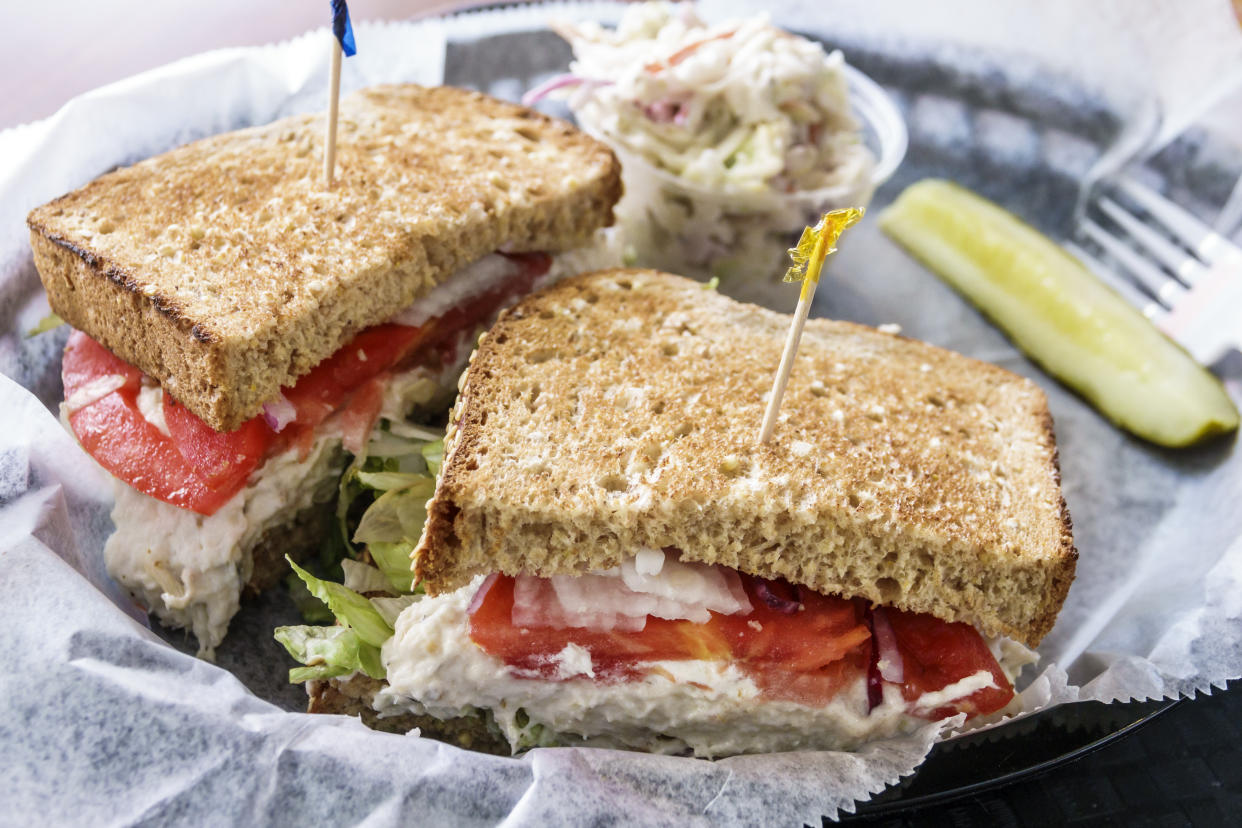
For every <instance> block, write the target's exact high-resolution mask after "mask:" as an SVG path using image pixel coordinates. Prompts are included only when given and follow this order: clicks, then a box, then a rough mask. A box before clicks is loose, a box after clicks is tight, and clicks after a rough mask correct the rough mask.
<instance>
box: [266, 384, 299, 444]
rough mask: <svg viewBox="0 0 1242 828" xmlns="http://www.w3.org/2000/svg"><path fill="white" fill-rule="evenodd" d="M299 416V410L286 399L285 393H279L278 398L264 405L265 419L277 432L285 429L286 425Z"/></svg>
mask: <svg viewBox="0 0 1242 828" xmlns="http://www.w3.org/2000/svg"><path fill="white" fill-rule="evenodd" d="M297 416H298V410H297V409H296V408H294V407H293V403H291V402H289V401H288V400H287V399H285V395H284V394H277V395H276V399H274V400H272V401H271V402H268V403H265V404H264V406H263V419H264V421H265V422H266V423H267V424H268V425H269V426H270V427H271V429H272V431H274V432H276V433H277V434H279V433H280V432H282V431H284V430H285V426H287V425H289V423H291V422H293V421H294V420H296V419H297Z"/></svg>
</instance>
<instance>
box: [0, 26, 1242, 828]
mask: <svg viewBox="0 0 1242 828" xmlns="http://www.w3.org/2000/svg"><path fill="white" fill-rule="evenodd" d="M575 13H578V14H583V13H590V12H589V11H587V12H584V11H582V10H581V9H577V10H575ZM536 14H538V18H537V19H536V17H535V15H536ZM545 17H546V14H545V13H544V12H542V11H537V10H530V9H526V10H522V11H519V12H510V13H498V14H486V15H474V16H471V18H470V19H468V20H464V21H453V20H449V21H445V22H443V23H440V22H435V21H432V22H426V23H419V24H401V25H389V26H359V27H358V29H357V31H358V41H359V45H360V49H361V50H360V52H359V55H358V57H357V58H353V59H350V60H348V61H346V62H345V67H344V76H343V86H344V88H345V90H346V91H347V90H348V89H350V88H355V87H358V86H361V85H365V84H368V83H374V82H380V81H400V80H408V81H418V82H422V83H437V82H439V81H440V80H441V76H442V71H443V66H444V60H445V54H446V51H445V38H446V37H448V38H450V39H451V38H452V37H454V36H466V35H468V36H472V37H473V36H478V35H480V34H485V33H486V32H487V31H489V30H495V31H500V30H503V29H504V27H513V28H523V27H526V28H532V27H533V26H534V25H538V23H541V22H542V21H543V19H544V18H545ZM515 20H516V21H517V22H516V23H515V22H514V21H515ZM526 24H530V25H526ZM489 27H490V29H489ZM804 28H805V27H804ZM463 33H464V34H463ZM326 36H327V35H326V33H324V32H320V33H317V34H315V35H313V36H308V37H305V38H301V39H298V40H295V41H292V42H289V43H285V44H281V45H279V46H275V47H268V48H263V49H246V50H233V51H228V52H217V53H212V54H208V55H203V56H200V57H196V58H192V59H189V60H186V61H182V62H179V63H177V64H174V65H173V66H170V67H167V68H165V69H162V70H158V71H155V72H151V73H148V74H146V75H143V76H139V77H137V78H134V79H131V80H128V81H125V82H122V83H119V84H115V85H113V86H110V87H107V88H105V89H101V90H99V91H97V92H94V93H91V94H89V95H86V96H83V97H82V98H80V99H77V100H75V101H74V102H72V103H70V104H69V105H68V106H66V107H65V108H64V109H63V110H62V111H61V112H60V113H58V114H57V115H56V116H55V117H53V118H51V119H49V120H47V121H44V122H41V123H39V124H35V125H31V126H27V127H23V128H20V129H18V130H12V131H9V132H7V133H4V134H0V158H3V159H5V165H6V166H5V169H4V170H2V171H0V331H2V332H3V333H2V334H0V370H2V371H3V373H4V374H6V375H8V376H3V377H0V622H2V625H3V630H4V642H5V643H4V646H3V652H4V653H5V654H6V656H7V659H6V668H7V669H6V670H5V671H4V672H3V673H2V674H0V749H2V750H3V752H4V755H5V758H6V760H7V762H6V765H7V768H6V772H5V774H3V776H2V777H0V801H3V802H4V803H5V806H6V807H5V808H4V809H3V812H2V813H0V823H3V822H5V821H7V820H9V819H14V818H18V817H19V816H20V815H23V814H39V815H40V819H42V820H44V821H47V822H49V823H68V822H73V823H98V822H118V823H131V822H148V821H149V822H166V821H174V820H175V821H178V822H191V823H213V824H215V823H222V822H231V823H260V822H263V823H266V822H273V823H287V824H294V823H301V824H307V823H308V822H309V823H311V824H321V823H329V822H338V821H340V822H350V823H353V822H360V821H363V820H367V821H368V822H370V823H372V824H396V823H399V822H407V821H410V820H411V819H419V820H421V821H426V822H429V823H434V824H439V823H441V822H463V823H465V822H488V823H492V822H498V821H502V820H503V821H506V822H508V823H512V824H539V825H545V824H558V823H573V824H581V823H585V822H595V821H603V820H606V819H614V818H617V817H618V816H623V818H624V819H625V820H626V821H627V822H633V823H667V822H673V821H676V822H678V823H693V822H704V823H706V822H722V821H750V822H753V821H762V822H765V823H773V824H800V823H803V822H810V823H816V822H818V820H819V818H820V816H821V815H829V816H833V815H835V814H836V813H837V812H838V809H844V810H847V811H848V810H852V809H853V803H854V801H855V800H856V799H863V798H866V797H867V796H868V795H870V794H873V793H875V792H878V791H879V790H881V789H882V788H883V787H885V786H886V785H889V784H892V783H894V782H895V781H896V780H897V779H898V778H899V777H900V776H902V775H905V774H907V773H909V772H910V771H911V770H912V769H913V768H914V767H916V766H917V764H918V763H919V761H921V759H922V758H923V757H924V756H925V755H926V753H927V751H928V750H929V748H930V746H931V744H932V743H933V741H934V740H935V739H936V738H937V737H938V736H939V735H940V732H941V730H942V728H943V727H944V726H945V725H946V724H953V722H949V723H942V724H928V725H927V726H926V727H924V728H923V729H922V730H921V731H920V732H919V733H916V734H914V735H912V736H910V737H907V738H902V739H892V740H887V741H883V742H879V743H876V744H873V745H870V746H868V747H866V748H865V749H863V750H861V751H859V752H857V753H833V752H821V753H792V754H783V755H769V756H748V757H735V758H730V759H724V760H720V761H716V762H707V761H701V760H694V759H686V758H670V757H654V756H645V755H641V754H635V753H628V752H620V751H606V750H594V749H571V748H559V749H539V750H535V751H531V752H530V753H528V754H526V755H525V756H523V757H521V758H517V759H511V758H499V757H493V756H485V755H481V754H475V753H470V752H466V751H462V750H459V749H457V748H454V747H450V746H447V745H444V744H441V743H438V742H435V741H431V740H425V739H421V738H418V737H417V736H415V735H411V736H395V735H391V734H385V733H378V732H373V731H370V730H368V729H366V728H365V727H363V726H362V725H361V724H359V723H358V722H357V721H355V720H352V719H348V718H345V717H338V716H309V715H306V714H300V713H291V712H286V711H284V710H281V709H279V708H278V707H276V706H275V705H273V704H271V703H269V702H266V701H263V700H261V699H259V698H257V697H256V696H254V695H253V694H251V693H250V692H249V691H248V690H247V689H246V688H245V687H244V686H243V685H242V684H241V682H240V681H239V680H238V679H237V678H235V677H234V676H233V675H231V674H230V673H228V672H226V671H225V670H223V669H221V668H219V667H217V666H214V665H212V664H209V663H206V662H203V661H199V660H196V659H194V658H192V657H190V656H188V655H185V654H183V653H181V652H178V651H177V650H175V649H173V648H172V647H169V646H168V645H167V644H165V643H164V642H163V641H161V640H160V639H159V638H158V637H157V636H155V635H154V634H153V633H152V632H151V631H150V630H148V629H146V628H145V623H146V622H145V617H144V616H142V614H141V613H138V612H135V611H134V609H133V607H132V606H130V604H129V602H128V601H127V600H126V599H125V597H124V596H123V595H122V594H121V593H120V591H119V590H118V589H117V588H116V587H115V585H113V584H112V583H111V582H110V581H109V580H108V578H107V576H106V574H105V573H104V572H103V571H102V563H101V557H102V556H101V555H100V549H101V547H102V542H103V538H104V537H105V535H106V534H107V532H108V531H109V530H110V523H109V521H108V518H107V512H108V509H109V507H110V496H109V494H108V489H107V485H106V481H105V480H104V476H103V474H102V472H100V471H99V470H98V468H97V467H95V465H94V464H93V462H92V461H90V460H89V459H88V458H87V457H86V456H85V455H84V454H83V453H82V452H81V450H80V449H79V448H78V447H77V445H76V444H75V443H74V441H73V439H72V437H71V436H69V435H68V434H67V433H65V432H64V431H63V429H62V428H61V427H60V425H59V423H58V422H57V420H56V417H55V416H54V414H53V413H52V412H51V410H49V409H50V408H53V407H54V405H55V402H56V396H57V394H58V387H57V379H56V377H57V371H56V366H58V365H59V361H58V360H59V348H60V347H61V346H62V345H63V341H64V333H63V331H62V332H61V333H59V334H47V335H44V336H41V337H39V338H36V339H32V340H25V339H22V338H21V335H20V332H21V331H24V330H26V329H28V328H29V327H31V326H32V325H33V324H34V323H35V322H36V321H37V320H38V319H39V318H40V317H41V316H42V315H43V314H44V313H46V311H47V307H46V301H45V300H44V299H43V298H42V294H41V290H40V288H39V284H38V278H37V275H36V274H35V272H34V268H33V264H32V262H31V259H30V252H29V247H28V243H27V240H26V230H25V225H24V217H25V214H26V212H27V211H28V210H29V209H30V208H31V207H33V206H35V205H37V204H39V203H42V202H43V201H46V200H48V199H50V198H52V197H55V196H56V195H59V194H60V193H62V192H64V191H67V190H69V189H72V188H73V187H76V186H79V185H81V184H82V183H84V182H86V181H88V180H89V179H91V178H93V177H94V176H96V175H98V174H100V173H102V172H104V171H106V170H107V169H109V168H111V167H112V166H115V165H117V164H123V163H129V162H132V161H135V160H137V159H139V158H142V157H146V156H148V155H151V154H154V153H156V152H158V151H161V150H164V149H167V148H169V147H172V146H175V145H176V144H178V143H181V142H184V141H186V140H189V139H191V138H194V137H198V136H202V135H206V134H210V133H214V132H219V131H221V130H225V129H230V128H235V127H239V126H243V125H246V124H251V123H262V122H265V121H269V120H271V119H273V118H275V117H279V116H281V115H284V114H289V113H291V112H296V111H306V110H310V109H316V108H320V107H321V105H322V100H323V90H324V86H325V80H326V79H325V77H324V71H323V59H322V57H323V53H324V51H325V50H324V48H323V46H324V43H325V41H324V37H326ZM514 91H515V92H516V93H520V91H521V90H520V89H515V90H514ZM857 233H858V234H859V236H860V238H859V239H858V240H857V242H856V243H855V244H852V245H849V246H847V247H843V249H842V252H841V254H840V256H839V257H838V258H839V261H838V263H837V267H836V268H835V269H834V273H835V274H845V275H834V276H831V277H826V287H829V288H831V286H830V285H828V282H829V281H832V282H835V283H837V286H838V287H841V280H843V279H846V278H849V277H848V274H864V273H871V272H875V273H886V274H887V273H892V274H894V276H893V278H894V279H895V280H900V279H902V278H916V277H917V278H923V279H924V280H925V283H926V284H924V283H920V285H922V286H921V287H920V288H919V289H920V290H931V291H942V290H943V289H942V288H941V287H940V286H939V285H938V284H937V283H935V282H934V280H931V279H930V278H929V277H926V274H925V273H922V272H921V271H917V272H916V269H914V268H912V267H911V265H910V264H909V263H908V261H906V260H905V259H904V257H903V254H902V253H901V252H900V251H898V250H897V249H896V248H895V247H894V246H893V245H891V244H890V243H888V242H887V241H885V240H884V239H883V238H882V237H880V236H879V235H878V233H877V232H876V231H875V229H874V226H873V225H871V226H867V225H864V226H862V227H860V228H858V229H857ZM903 273H904V274H907V276H902V275H901V274H903ZM909 274H914V275H912V276H911V275H909ZM926 285H931V287H927V286H926ZM907 287H909V286H908V285H903V284H902V283H900V281H898V282H897V283H896V284H895V286H894V290H898V289H905V288H907ZM911 289H913V288H911ZM934 298H935V299H936V301H937V302H939V304H938V305H937V310H940V309H941V308H943V309H944V313H943V314H939V315H935V314H933V315H926V314H925V316H928V317H934V318H922V317H920V318H912V319H909V320H907V319H898V320H897V321H901V322H903V323H904V324H906V326H907V332H908V333H912V334H914V335H918V336H921V337H923V338H926V339H929V340H931V341H934V342H937V343H938V344H944V345H947V346H950V347H957V348H958V349H960V350H964V351H966V352H967V353H971V354H972V355H975V356H980V357H983V358H987V359H991V360H992V361H994V362H998V363H1000V364H1003V365H1005V366H1006V367H1009V368H1011V369H1012V370H1015V371H1019V372H1022V373H1025V374H1027V375H1030V376H1033V377H1035V378H1036V379H1037V381H1040V383H1041V385H1043V386H1044V387H1045V388H1046V389H1047V390H1048V392H1049V396H1050V402H1051V405H1052V408H1053V413H1054V416H1055V418H1056V421H1057V428H1058V436H1059V438H1060V445H1061V457H1062V463H1063V469H1064V480H1065V491H1066V498H1067V500H1068V501H1069V504H1070V509H1071V512H1072V514H1073V515H1074V518H1075V521H1076V539H1077V542H1078V546H1079V550H1080V553H1081V559H1080V563H1079V577H1078V580H1077V582H1076V583H1075V585H1074V588H1073V590H1072V591H1071V593H1070V598H1069V600H1068V602H1067V604H1066V606H1065V609H1064V611H1063V613H1062V615H1061V619H1060V621H1059V622H1058V625H1057V627H1056V629H1055V630H1054V632H1053V633H1052V634H1051V635H1050V636H1049V638H1048V639H1047V641H1046V642H1045V645H1044V646H1043V647H1041V648H1040V651H1041V654H1042V656H1043V658H1044V663H1045V664H1047V665H1059V666H1049V667H1046V668H1045V670H1044V672H1043V673H1041V674H1040V675H1039V677H1038V678H1037V679H1035V680H1034V681H1032V682H1030V684H1029V686H1027V687H1026V689H1025V690H1024V694H1023V695H1024V699H1025V700H1026V702H1027V706H1028V708H1029V709H1035V708H1038V707H1041V706H1044V705H1047V704H1054V703H1062V702H1067V701H1073V700H1076V699H1079V698H1083V699H1100V700H1105V701H1107V700H1115V699H1131V698H1159V697H1174V696H1178V695H1190V694H1194V693H1196V692H1203V691H1208V690H1209V689H1210V687H1212V686H1221V685H1222V684H1223V682H1224V681H1226V680H1227V679H1230V678H1234V677H1237V676H1239V675H1242V540H1240V539H1242V514H1240V513H1239V510H1237V508H1236V504H1237V503H1238V502H1240V501H1242V460H1240V459H1239V458H1237V457H1234V456H1233V447H1232V445H1230V444H1224V445H1222V444H1216V445H1214V446H1212V447H1209V448H1207V449H1203V450H1198V451H1193V452H1189V453H1183V454H1173V453H1168V452H1161V451H1158V450H1154V449H1150V448H1147V447H1144V446H1141V445H1138V444H1137V443H1135V442H1134V441H1133V440H1131V439H1129V438H1127V437H1125V436H1123V435H1121V434H1120V433H1118V432H1117V431H1116V430H1114V429H1112V428H1111V427H1110V426H1108V425H1107V424H1106V423H1104V422H1102V421H1101V420H1100V418H1099V417H1098V416H1097V415H1095V414H1094V413H1093V412H1092V411H1091V410H1090V409H1088V408H1086V407H1085V406H1084V405H1083V404H1082V403H1081V402H1079V401H1078V400H1076V399H1075V398H1074V397H1072V396H1071V395H1069V394H1068V393H1066V392H1064V391H1063V390H1061V389H1060V388H1059V387H1057V386H1056V385H1055V384H1054V383H1051V381H1049V380H1048V379H1047V378H1046V377H1042V375H1039V374H1038V372H1036V371H1035V369H1033V368H1032V367H1031V366H1030V365H1029V364H1028V363H1026V361H1025V360H1023V359H1021V358H1020V357H1018V356H1017V355H1016V353H1015V352H1014V351H1013V349H1012V348H1011V347H1010V346H1009V345H1008V344H1007V343H1005V341H1004V340H1003V339H1002V338H1001V337H1000V336H999V335H997V334H996V333H995V332H994V331H992V330H991V329H988V328H986V326H983V325H981V323H979V322H978V320H977V319H974V318H973V317H972V316H971V314H972V313H973V312H972V311H969V310H968V309H965V308H964V306H963V305H962V303H960V302H959V301H957V300H956V299H954V298H953V297H952V296H951V294H948V293H947V292H943V295H942V294H941V293H935V294H934ZM918 307H922V306H921V305H915V306H911V308H910V312H911V313H915V312H917V308H918ZM862 321H872V320H862ZM920 325H921V326H922V327H920ZM10 377H12V378H13V379H10ZM14 380H16V381H14ZM1238 380H1239V376H1238V375H1237V374H1236V369H1235V374H1234V375H1233V376H1232V377H1231V392H1232V393H1233V395H1234V397H1235V398H1238V397H1240V396H1242V393H1240V387H1239V384H1238ZM23 386H25V387H23ZM32 392H33V393H32ZM287 666H289V665H287V664H281V665H279V666H278V669H282V670H283V669H285V668H286V667H287ZM1062 667H1064V668H1065V670H1062V669H1061V668H1062ZM1070 682H1072V683H1070Z"/></svg>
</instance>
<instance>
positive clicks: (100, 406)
mask: <svg viewBox="0 0 1242 828" xmlns="http://www.w3.org/2000/svg"><path fill="white" fill-rule="evenodd" d="M509 258H510V259H511V260H513V261H514V262H515V266H514V267H515V270H516V271H517V272H516V273H515V275H514V276H513V277H511V278H509V279H507V280H506V281H505V282H504V283H503V284H502V285H500V286H498V287H497V288H495V289H494V290H492V291H490V292H488V293H485V294H483V295H481V296H478V297H476V298H475V299H474V300H472V301H471V302H469V303H468V304H466V305H465V306H462V307H457V308H454V309H453V310H451V311H449V312H448V313H447V314H445V316H443V317H441V318H440V319H435V320H432V321H430V322H429V323H427V324H426V325H423V326H421V327H419V328H413V327H410V326H408V325H392V324H388V325H376V326H375V327H372V328H368V329H366V330H364V331H362V332H361V333H360V334H358V335H357V336H356V337H354V339H353V340H352V341H351V342H350V343H349V344H348V345H346V346H345V347H343V348H341V350H339V351H338V352H337V353H336V354H334V355H333V356H331V357H329V358H328V359H326V360H324V361H323V362H321V363H320V364H319V365H317V366H315V368H314V369H312V370H311V371H310V372H309V373H308V374H306V375H305V376H303V377H302V378H301V379H299V380H298V381H297V382H296V383H295V384H294V385H293V386H292V387H291V388H286V389H284V392H283V393H284V395H285V397H286V399H288V400H289V402H290V403H292V404H293V406H294V409H295V410H296V412H297V416H296V418H295V419H294V421H293V422H292V423H289V424H288V425H287V426H286V427H285V428H284V429H283V430H282V431H281V433H280V434H279V435H276V434H274V433H273V432H272V430H271V428H270V427H269V426H268V424H267V422H266V421H265V420H264V419H263V417H262V416H259V417H255V418H253V419H251V420H248V421H247V422H245V423H243V424H242V425H241V427H239V428H238V429H237V430H236V431H232V432H227V433H222V432H217V431H215V430H214V429H212V428H211V427H210V426H208V425H207V424H206V423H204V422H203V421H202V420H200V419H199V418H198V417H197V416H196V415H195V414H193V413H191V412H190V411H189V410H188V409H186V408H185V407H184V406H182V405H180V404H178V403H176V402H175V401H174V400H173V399H172V398H171V397H170V396H168V395H167V394H165V395H164V419H165V422H166V423H167V425H168V431H169V436H165V435H164V434H163V433H161V432H160V430H159V429H157V428H156V427H155V426H153V425H151V424H150V423H148V422H147V421H146V419H145V418H144V417H143V416H142V412H141V411H140V410H139V409H138V404H137V394H138V391H139V390H140V389H141V383H142V372H141V371H139V370H138V369H137V368H135V367H133V366H132V365H129V364H128V363H126V362H125V361H124V360H122V359H120V358H118V357H117V356H115V355H114V354H112V352H110V351H109V350H108V349H106V348H104V347H103V346H102V345H100V344H99V343H97V342H95V341H94V340H93V339H91V338H90V337H88V336H87V335H86V334H84V333H82V332H81V331H74V332H73V334H72V335H71V336H70V337H69V343H68V345H67V346H66V348H65V356H64V363H63V366H62V377H63V379H64V384H65V397H66V399H70V398H72V396H73V394H74V392H75V391H78V390H80V389H82V388H84V387H86V386H87V385H88V384H89V383H90V382H92V381H94V380H97V379H99V378H101V377H104V376H107V375H111V374H116V375H120V376H122V377H124V378H125V380H124V384H123V385H122V386H121V387H120V388H118V389H116V390H115V391H112V392H111V393H109V394H107V395H105V396H104V397H102V398H100V399H99V400H95V401H93V402H91V403H90V404H89V405H87V406H85V407H83V408H81V409H79V410H78V411H75V412H74V413H73V414H71V415H70V417H69V422H70V425H71V426H72V427H73V430H74V433H75V434H77V436H78V440H79V441H80V442H81V444H82V446H83V448H85V449H86V450H87V451H88V452H89V453H90V454H91V456H93V457H94V458H95V459H96V460H97V461H98V462H99V463H100V465H102V466H103V467H104V468H106V469H108V471H110V472H112V474H113V475H115V476H116V477H118V478H120V479H121V480H123V481H125V482H126V483H128V484H129V485H131V486H133V487H134V488H135V489H137V490H139V491H141V492H145V493H146V494H148V495H151V496H152V497H155V498H158V499H160V500H164V501H166V502H168V503H172V504H174V505H176V506H181V507H182V508H185V509H190V510H192V511H195V512H198V513H200V514H204V515H210V514H213V513H215V511H216V510H217V509H219V508H220V506H221V505H223V504H224V503H225V502H227V501H228V500H229V499H230V498H231V497H232V496H233V495H235V494H236V493H237V492H238V491H240V490H241V489H242V488H243V487H244V486H245V485H246V481H247V479H249V477H250V475H251V474H252V473H253V472H254V470H255V469H257V468H258V467H259V466H260V465H262V463H263V461H264V460H265V459H266V458H267V456H268V455H269V454H271V453H272V452H273V451H277V450H283V449H284V448H285V447H286V446H295V447H298V448H300V449H301V451H302V456H303V457H305V456H306V453H307V452H308V451H309V448H310V445H311V444H312V443H313V441H314V428H315V426H317V425H319V424H320V423H322V422H323V421H324V420H326V419H327V418H328V417H330V416H332V415H333V414H334V413H335V412H337V411H340V410H342V407H344V411H343V412H342V418H341V421H342V426H343V429H344V431H345V440H346V443H347V448H349V450H351V451H353V452H355V453H356V452H358V451H360V450H361V449H362V446H363V444H364V443H365V441H366V438H367V435H368V434H369V433H370V431H371V428H372V427H373V426H374V424H375V418H376V417H377V416H378V414H379V410H380V407H381V406H382V404H383V391H384V376H385V374H386V372H388V371H390V370H391V369H392V368H393V367H394V366H397V365H399V364H402V363H406V362H409V361H411V360H412V359H413V358H414V356H415V355H418V356H419V357H420V358H422V357H423V355H425V354H429V353H432V351H431V348H433V347H434V346H437V345H442V344H444V343H449V344H455V338H454V335H455V334H458V333H460V331H461V330H462V329H463V328H465V327H466V326H468V325H471V324H477V323H478V322H479V321H480V320H483V319H486V318H489V317H490V316H491V315H492V314H493V313H494V312H495V311H496V309H497V307H499V306H500V305H501V304H502V303H504V302H505V301H507V300H510V299H512V298H514V297H516V296H518V295H521V294H524V293H527V292H529V290H530V287H531V285H532V284H533V282H534V280H535V279H536V278H538V276H539V275H541V274H543V273H546V272H547V270H548V267H549V266H550V263H551V259H550V258H549V257H548V256H547V255H545V254H541V253H529V254H514V255H511V256H509Z"/></svg>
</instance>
